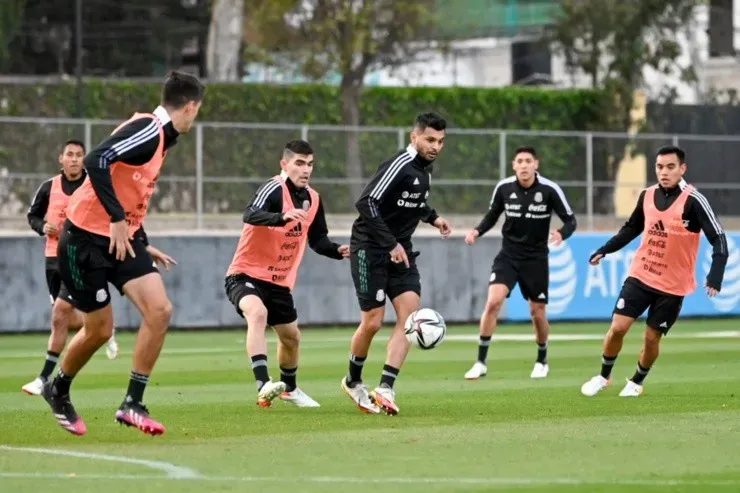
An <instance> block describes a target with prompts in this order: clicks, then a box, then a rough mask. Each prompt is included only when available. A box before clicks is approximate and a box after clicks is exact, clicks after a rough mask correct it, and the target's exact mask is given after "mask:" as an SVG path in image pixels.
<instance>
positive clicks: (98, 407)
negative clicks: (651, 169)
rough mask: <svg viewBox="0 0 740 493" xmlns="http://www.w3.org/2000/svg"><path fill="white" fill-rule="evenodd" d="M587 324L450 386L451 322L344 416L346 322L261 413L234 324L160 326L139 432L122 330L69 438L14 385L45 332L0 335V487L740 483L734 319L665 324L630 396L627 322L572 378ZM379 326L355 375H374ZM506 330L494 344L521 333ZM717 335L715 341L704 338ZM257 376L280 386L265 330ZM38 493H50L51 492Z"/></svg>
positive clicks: (736, 487) (591, 331)
mask: <svg viewBox="0 0 740 493" xmlns="http://www.w3.org/2000/svg"><path fill="white" fill-rule="evenodd" d="M607 325H608V324H606V323H603V324H570V323H553V324H552V333H553V334H554V335H567V334H573V335H590V336H591V337H584V338H580V337H574V338H572V339H574V340H557V339H555V340H552V341H551V342H550V350H549V363H550V375H549V377H548V378H547V379H545V380H541V381H533V380H531V379H530V378H529V373H530V371H531V368H532V364H533V362H534V357H535V355H536V346H535V344H534V343H533V342H531V341H522V340H498V341H495V342H494V343H493V344H492V346H491V349H490V354H489V375H488V376H487V377H485V378H484V379H481V380H479V381H475V382H467V381H465V380H464V379H463V373H465V371H466V370H467V369H468V368H469V367H470V365H471V364H472V363H473V361H474V359H475V355H476V343H475V342H474V341H473V340H472V339H468V340H461V339H463V337H461V336H464V335H468V336H475V334H477V328H475V327H453V328H450V330H449V336H448V339H447V340H446V341H445V342H444V343H443V344H442V345H441V346H440V347H438V348H436V349H434V350H432V351H420V350H415V349H413V348H412V352H411V354H410V355H409V358H408V359H407V363H406V366H405V367H404V368H403V369H402V371H401V374H400V377H399V380H398V382H397V384H396V390H397V402H398V404H399V406H400V408H401V411H400V414H399V415H398V416H395V417H390V416H385V415H378V416H370V415H365V414H362V413H361V412H359V411H358V410H357V409H356V408H355V407H354V405H353V404H352V403H351V402H350V400H349V399H348V398H347V397H346V396H345V395H344V394H343V393H342V392H341V390H340V388H339V382H340V379H341V377H342V376H343V375H344V373H345V372H346V370H347V356H348V353H349V339H350V337H351V334H352V329H351V328H345V329H341V330H340V329H337V330H329V329H308V330H305V331H304V337H303V342H302V351H301V364H300V368H299V374H298V378H299V380H298V383H299V386H300V387H301V388H302V389H303V390H304V391H306V392H307V393H308V394H309V395H311V396H312V397H313V398H315V399H316V400H318V401H319V402H320V403H321V405H322V407H321V408H318V409H298V408H295V407H293V406H291V405H290V404H287V403H284V402H281V401H276V402H275V404H274V405H273V407H272V408H270V409H262V408H259V407H258V406H257V405H256V403H255V401H256V391H255V387H254V380H253V376H252V372H251V369H250V365H249V363H248V358H247V357H246V355H245V352H244V332H243V331H228V332H226V331H224V332H198V333H195V332H173V333H171V334H169V336H168V339H167V342H166V343H165V349H164V352H163V353H162V356H161V358H160V360H159V362H158V364H157V367H156V369H155V371H154V373H153V375H152V378H151V381H150V384H149V387H148V389H147V391H146V394H145V403H146V404H147V405H148V406H149V408H150V411H151V413H152V415H153V416H154V417H155V418H157V419H159V420H161V421H162V422H163V423H164V424H165V426H166V427H167V432H166V433H165V435H163V436H161V437H156V438H152V437H148V436H145V435H144V434H142V433H140V432H138V431H137V430H134V429H130V428H125V427H120V426H119V425H118V424H116V423H115V422H114V419H113V414H114V412H115V410H116V408H117V406H118V405H119V404H120V401H121V399H122V397H123V394H124V392H125V389H126V386H127V382H128V372H129V369H130V361H131V359H130V355H131V348H132V343H133V340H134V339H133V337H134V335H133V334H132V333H123V334H120V335H119V339H120V344H121V355H120V356H119V358H118V359H117V360H114V361H109V360H108V359H107V358H106V357H105V352H104V351H103V350H101V351H100V352H99V353H98V354H97V355H96V356H95V358H94V359H93V361H91V362H90V364H89V365H88V366H87V367H86V368H85V369H84V371H83V372H82V373H81V374H80V375H79V376H78V378H77V379H76V380H75V382H74V384H73V386H72V396H73V400H74V403H75V405H76V407H77V410H78V412H79V413H80V414H81V415H82V416H83V417H84V419H85V421H86V422H87V425H88V434H87V435H86V436H84V437H74V436H72V435H70V434H68V433H67V432H65V431H64V430H62V429H61V428H60V427H59V426H58V425H57V424H56V422H55V421H54V420H53V418H52V416H51V413H50V411H49V409H48V407H47V406H46V404H45V403H44V402H43V400H42V398H41V397H31V396H27V395H25V394H23V393H21V392H20V387H21V386H22V385H23V384H25V383H26V382H28V381H30V380H31V379H32V378H34V377H35V376H36V374H37V372H38V371H39V370H40V368H41V365H42V362H43V361H42V360H43V355H44V352H45V345H46V336H45V335H28V336H25V335H24V336H16V335H14V336H1V337H0V491H2V492H36V491H54V492H55V493H66V492H74V493H80V492H86V491H90V492H105V493H116V492H126V493H129V492H131V491H135V492H136V493H148V492H161V491H173V492H174V491H176V492H178V493H181V492H182V493H190V492H193V493H195V492H198V493H201V492H203V491H207V492H209V493H210V492H227V491H228V492H231V491H234V492H236V491H238V492H243V491H259V492H264V493H268V492H306V493H310V492H321V493H326V492H352V493H355V492H365V491H367V492H370V491H372V492H377V491H383V492H389V491H398V492H408V493H413V492H424V493H433V492H445V493H449V492H479V491H491V490H494V491H517V492H519V491H522V492H545V491H547V492H560V491H568V492H570V491H575V492H594V491H599V492H622V491H629V492H640V493H646V492H671V493H676V492H687V491H698V492H704V491H713V492H715V491H722V492H724V491H727V492H730V491H740V398H739V396H740V385H739V382H740V364H739V362H740V337H738V334H718V333H717V332H718V331H738V330H740V320H719V321H693V320H688V321H683V322H679V323H678V324H677V325H676V326H675V327H674V328H673V330H672V331H671V334H670V335H669V336H668V337H667V338H666V339H664V341H663V345H662V353H661V356H660V359H659V360H658V363H657V365H656V366H655V367H654V368H653V370H652V371H651V373H650V375H649V376H648V378H647V380H646V382H645V393H644V394H643V395H642V396H641V397H639V398H637V399H628V398H620V397H618V396H617V394H618V393H619V390H620V389H621V387H622V386H623V385H624V381H625V379H626V378H628V377H629V376H631V375H632V373H633V372H634V369H635V363H636V358H637V354H638V352H639V347H640V342H641V335H642V328H641V327H640V326H639V325H636V326H635V327H634V328H633V331H632V332H631V333H630V334H629V335H628V337H627V340H626V342H625V346H624V349H623V352H622V354H621V356H620V358H619V359H618V360H617V364H616V367H615V369H614V373H613V384H612V386H611V387H610V388H609V389H607V390H606V391H605V392H603V393H601V394H599V395H597V396H596V397H594V398H590V399H589V398H586V397H583V396H582V395H581V394H580V390H579V389H580V386H581V384H582V383H583V382H585V381H586V380H587V379H588V378H590V377H591V376H593V375H594V374H596V373H597V372H598V370H599V368H600V356H601V340H600V338H601V336H603V334H604V331H605V330H606V328H607ZM388 333H389V328H384V329H383V331H382V332H381V333H380V334H379V336H378V337H377V338H376V341H375V343H374V345H373V348H372V350H371V352H370V357H369V360H368V363H366V365H365V372H364V378H365V382H366V383H367V384H368V385H370V386H371V387H372V386H375V385H376V384H377V382H378V380H379V378H380V370H381V367H382V364H383V360H384V353H385V351H384V349H385V342H386V340H387V337H388ZM528 333H530V328H529V327H528V326H527V325H512V324H507V325H503V326H502V327H500V330H499V335H502V336H505V335H512V334H528ZM712 336H715V337H712ZM269 357H270V359H269V364H270V374H271V376H272V377H273V378H275V379H277V378H279V374H278V371H277V361H276V358H275V338H274V336H273V335H271V336H270V356H269ZM52 488H53V490H52Z"/></svg>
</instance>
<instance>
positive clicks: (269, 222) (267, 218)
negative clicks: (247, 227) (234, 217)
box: [242, 179, 287, 226]
mask: <svg viewBox="0 0 740 493" xmlns="http://www.w3.org/2000/svg"><path fill="white" fill-rule="evenodd" d="M242 219H243V220H244V223H245V224H251V225H252V226H284V225H285V223H286V222H287V221H286V220H285V218H284V217H283V189H282V185H281V184H280V182H279V181H278V180H276V179H271V180H269V181H267V182H266V183H264V184H263V185H262V186H261V187H260V188H259V189H257V192H255V194H254V195H253V196H252V200H251V201H250V202H249V205H248V206H247V208H246V209H245V210H244V215H243V217H242Z"/></svg>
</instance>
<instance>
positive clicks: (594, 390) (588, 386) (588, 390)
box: [581, 375, 612, 397]
mask: <svg viewBox="0 0 740 493" xmlns="http://www.w3.org/2000/svg"><path fill="white" fill-rule="evenodd" d="M611 381H612V379H611V378H604V377H602V376H601V375H596V376H595V377H593V378H592V379H591V380H589V381H588V382H586V383H584V384H583V385H582V386H581V394H583V395H585V396H586V397H593V396H595V395H596V394H598V393H599V392H601V391H602V390H604V389H605V388H607V387H608V386H609V384H610V383H611Z"/></svg>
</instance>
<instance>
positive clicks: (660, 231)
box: [648, 220, 668, 238]
mask: <svg viewBox="0 0 740 493" xmlns="http://www.w3.org/2000/svg"><path fill="white" fill-rule="evenodd" d="M648 234H649V235H651V236H659V237H661V238H668V233H666V230H665V226H664V225H663V221H662V220H659V221H657V222H656V223H655V224H653V226H652V227H651V228H650V229H649V230H648Z"/></svg>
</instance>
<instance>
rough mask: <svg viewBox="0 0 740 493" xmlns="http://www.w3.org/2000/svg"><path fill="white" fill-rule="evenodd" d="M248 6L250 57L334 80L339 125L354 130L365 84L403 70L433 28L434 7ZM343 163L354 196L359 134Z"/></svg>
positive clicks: (367, 0)
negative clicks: (383, 72) (375, 73)
mask: <svg viewBox="0 0 740 493" xmlns="http://www.w3.org/2000/svg"><path fill="white" fill-rule="evenodd" d="M246 4H247V12H248V15H247V17H248V18H249V29H248V31H250V30H251V35H252V36H253V38H252V49H251V51H250V52H251V53H252V54H260V55H263V58H262V60H268V61H269V60H271V61H273V62H275V61H276V58H275V57H274V56H273V57H272V58H270V55H274V54H279V55H281V56H282V57H283V59H284V60H288V61H289V62H290V63H291V64H294V66H296V67H298V69H299V71H300V73H302V74H304V75H306V76H308V77H310V78H312V79H314V80H322V79H325V78H326V77H327V76H331V75H334V74H338V76H339V78H340V81H339V87H340V100H341V113H342V122H343V123H344V124H345V125H347V126H349V127H356V126H358V125H360V122H361V115H360V98H361V95H362V87H363V83H364V80H365V76H366V75H367V74H368V73H369V72H370V71H372V70H378V69H381V68H393V67H396V66H398V65H400V64H402V63H405V62H408V61H409V60H410V59H413V57H415V56H416V55H418V54H419V53H420V52H421V51H423V50H425V49H427V48H429V46H430V42H429V41H425V40H426V39H428V37H427V36H426V35H425V34H426V32H428V31H429V30H431V26H433V20H434V11H435V9H434V7H435V4H436V2H435V1H434V0H417V1H414V2H399V1H395V0H247V1H246ZM248 36H249V34H248ZM255 48H256V49H255ZM412 117H413V115H409V118H412ZM346 156H347V158H346V159H347V161H346V170H347V176H348V177H349V178H350V179H353V180H355V181H356V183H355V184H354V186H353V195H354V196H356V195H357V194H358V193H359V191H360V187H361V184H360V179H361V178H362V175H363V173H362V168H363V166H362V156H361V153H360V135H359V132H354V131H349V132H348V133H347V141H346Z"/></svg>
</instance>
